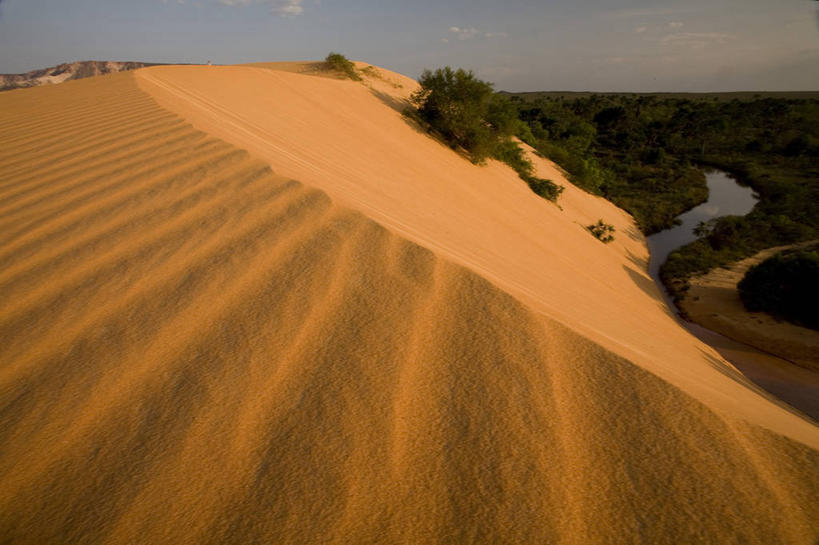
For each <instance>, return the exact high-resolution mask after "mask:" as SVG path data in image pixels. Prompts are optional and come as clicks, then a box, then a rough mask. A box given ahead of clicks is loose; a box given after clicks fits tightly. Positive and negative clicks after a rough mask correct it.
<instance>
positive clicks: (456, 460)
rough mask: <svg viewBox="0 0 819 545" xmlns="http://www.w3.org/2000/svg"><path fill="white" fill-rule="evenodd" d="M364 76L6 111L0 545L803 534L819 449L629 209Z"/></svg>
mask: <svg viewBox="0 0 819 545" xmlns="http://www.w3.org/2000/svg"><path fill="white" fill-rule="evenodd" d="M382 74H383V77H382V78H380V79H379V78H375V79H373V80H371V81H368V82H365V83H366V84H361V83H354V82H349V81H340V80H335V79H333V78H327V77H315V76H314V75H309V74H301V73H298V68H296V69H291V70H290V71H282V70H276V66H275V65H268V66H261V67H260V66H249V67H172V68H166V69H150V70H142V71H140V72H137V73H126V74H117V75H113V76H106V77H101V78H93V79H89V80H82V81H76V82H68V83H65V84H63V85H60V86H55V87H43V88H35V89H29V90H24V91H12V92H8V93H4V94H3V95H0V122H2V126H3V127H4V131H3V133H2V134H0V144H2V145H0V164H2V174H3V175H2V179H0V445H2V446H0V483H2V484H0V513H2V515H0V542H4V543H6V542H7V543H60V542H65V543H75V542H76V543H134V542H138V543H205V542H212V543H261V542H266V543H271V542H272V543H567V544H569V543H577V544H588V543H601V544H604V543H605V544H609V543H624V544H625V543H646V544H649V543H651V544H657V543H760V544H762V543H765V544H769V543H800V544H802V543H804V544H806V545H808V544H810V545H813V544H814V542H815V541H816V539H817V537H819V533H818V532H817V528H819V524H817V523H818V522H819V450H817V449H819V429H817V427H816V426H815V424H814V423H812V422H810V421H809V420H806V419H804V418H802V417H800V416H799V415H798V414H796V413H794V412H792V411H790V410H788V409H787V408H786V407H783V406H781V405H780V404H777V403H775V402H773V401H771V400H770V399H769V398H767V397H766V396H765V395H763V394H761V393H760V392H759V391H758V390H757V389H755V388H753V387H752V385H750V383H749V382H748V381H747V379H745V377H743V376H742V375H741V374H739V373H738V372H737V371H736V370H735V369H733V368H732V367H731V366H730V365H729V364H727V363H726V362H725V361H724V360H722V359H721V358H720V357H719V356H718V355H717V354H716V353H715V352H713V351H712V350H711V349H710V348H708V347H707V346H706V345H704V344H702V343H700V342H699V341H697V340H696V339H695V338H694V337H692V336H691V335H690V334H688V333H687V332H685V331H684V330H682V329H681V328H680V327H679V325H678V324H677V323H676V322H675V321H674V319H673V317H671V316H670V315H669V314H668V313H667V311H666V310H665V306H664V304H663V303H662V300H661V298H660V295H659V293H658V292H657V289H656V287H655V286H654V284H653V282H651V280H650V279H649V278H648V276H647V275H646V273H645V272H644V270H645V267H644V264H645V260H646V258H647V251H646V249H645V244H644V241H643V239H642V237H641V236H640V235H639V233H638V232H637V230H636V229H635V228H634V225H633V222H632V221H631V219H630V218H629V217H628V216H627V215H625V214H624V213H622V212H621V211H619V210H617V209H616V208H614V207H613V206H612V205H610V204H609V203H607V202H605V201H603V200H601V199H596V198H593V197H590V196H588V195H586V194H585V193H583V192H580V191H578V190H576V189H575V188H573V187H570V186H567V189H566V192H565V193H564V196H563V197H562V199H561V206H562V209H560V208H558V207H556V206H554V205H552V204H550V203H548V202H546V201H543V200H542V199H539V198H538V197H537V196H535V195H534V194H532V193H531V192H530V191H529V190H528V188H526V186H525V185H524V184H523V182H522V181H520V180H519V179H518V178H517V177H516V175H515V174H514V173H513V172H511V171H510V170H509V169H508V168H506V167H505V166H503V165H500V164H496V163H490V164H488V165H486V166H483V167H478V166H475V165H472V164H470V163H469V162H467V161H465V160H464V159H463V158H461V157H459V156H458V155H457V154H455V153H453V152H452V151H451V150H448V149H447V148H445V147H444V146H441V145H440V144H438V143H437V142H435V141H433V140H431V139H430V138H429V137H428V136H427V135H425V134H423V133H422V132H420V131H418V130H417V128H415V127H413V126H412V125H411V124H410V123H408V122H406V121H405V120H404V119H402V118H401V116H400V114H399V113H398V111H397V109H400V107H401V104H402V100H403V98H404V97H405V96H406V94H407V93H408V92H410V91H411V90H412V85H413V84H412V82H411V81H409V80H406V79H402V78H401V77H400V76H397V75H394V74H390V73H388V72H386V71H383V73H382ZM397 85H401V87H398V86H397ZM245 150H247V151H245ZM271 167H272V169H271ZM538 168H539V169H540V173H541V175H543V176H545V177H550V178H552V179H554V180H555V181H558V182H561V183H567V182H565V181H561V179H560V173H559V172H558V171H557V170H556V169H554V167H553V166H552V165H550V164H549V163H548V162H546V161H542V160H539V161H538ZM296 180H298V181H296ZM599 218H603V219H604V220H606V221H608V222H609V223H613V224H615V226H616V227H617V233H616V235H617V240H616V241H615V242H614V243H612V244H610V245H603V244H601V243H600V242H599V241H597V240H596V239H594V238H593V237H591V235H589V234H588V233H587V232H586V229H585V225H587V224H589V223H592V222H593V221H596V220H597V219H599Z"/></svg>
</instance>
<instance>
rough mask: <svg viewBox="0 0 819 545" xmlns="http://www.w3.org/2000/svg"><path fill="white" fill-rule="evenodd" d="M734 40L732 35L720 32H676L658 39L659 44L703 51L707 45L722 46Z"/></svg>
mask: <svg viewBox="0 0 819 545" xmlns="http://www.w3.org/2000/svg"><path fill="white" fill-rule="evenodd" d="M733 38H735V36H734V35H733V34H724V33H722V32H677V33H675V34H667V35H666V36H663V37H662V38H660V43H662V44H665V45H673V46H680V47H689V48H691V49H704V48H705V47H708V46H709V45H718V44H724V43H726V42H728V41H729V40H732V39H733Z"/></svg>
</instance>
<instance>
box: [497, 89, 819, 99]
mask: <svg viewBox="0 0 819 545" xmlns="http://www.w3.org/2000/svg"><path fill="white" fill-rule="evenodd" d="M501 93H502V94H504V95H507V96H516V97H520V98H521V99H522V100H524V101H527V102H528V101H534V100H537V99H539V98H568V99H575V98H586V97H590V96H594V95H597V96H630V97H657V98H661V99H662V98H686V99H689V100H726V101H727V100H735V99H736V100H743V101H746V100H756V99H760V98H786V99H802V100H805V99H817V100H819V91H736V92H727V93H618V92H608V91H607V92H595V91H529V92H523V93H512V92H509V91H501Z"/></svg>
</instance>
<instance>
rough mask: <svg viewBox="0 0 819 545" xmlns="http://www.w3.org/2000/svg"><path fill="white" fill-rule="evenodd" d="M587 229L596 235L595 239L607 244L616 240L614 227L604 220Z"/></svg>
mask: <svg viewBox="0 0 819 545" xmlns="http://www.w3.org/2000/svg"><path fill="white" fill-rule="evenodd" d="M586 229H588V230H589V232H591V234H592V235H594V238H596V239H597V240H599V241H600V242H603V243H605V244H608V243H609V242H612V241H613V240H614V225H612V224H610V223H606V222H604V221H603V220H602V219H600V220H597V223H592V224H591V225H588V226H586Z"/></svg>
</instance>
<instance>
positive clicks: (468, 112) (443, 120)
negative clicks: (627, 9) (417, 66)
mask: <svg viewBox="0 0 819 545" xmlns="http://www.w3.org/2000/svg"><path fill="white" fill-rule="evenodd" d="M418 83H419V84H420V85H421V88H420V89H419V90H418V91H416V92H415V93H414V94H413V95H412V97H411V101H412V103H413V104H414V105H415V106H416V108H418V114H419V115H420V117H421V118H422V119H423V120H424V121H426V122H427V123H429V125H430V127H432V128H433V129H434V130H435V131H436V132H438V133H439V134H440V135H441V136H442V137H443V139H444V140H445V141H446V142H448V143H449V144H450V145H452V146H453V147H462V148H464V149H465V150H466V151H468V152H469V153H470V155H471V157H472V160H473V161H474V162H476V163H477V162H481V161H483V160H484V159H486V158H487V157H489V156H490V155H492V153H493V152H494V150H495V147H496V145H497V144H498V142H499V138H500V137H504V136H510V135H512V134H514V133H515V131H516V129H517V127H518V125H519V122H518V120H517V108H516V107H515V106H514V105H513V104H512V103H511V102H510V101H509V100H508V99H507V98H505V97H503V96H501V95H496V94H495V92H494V91H493V90H492V84H491V83H488V82H485V81H481V80H480V79H478V78H476V77H475V75H474V74H473V73H472V71H471V70H470V71H466V70H463V69H461V68H459V69H457V70H453V69H452V68H450V67H449V66H447V67H444V68H439V69H437V70H435V71H434V72H433V71H430V70H424V72H423V74H421V77H420V78H419V80H418Z"/></svg>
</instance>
